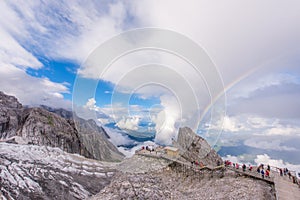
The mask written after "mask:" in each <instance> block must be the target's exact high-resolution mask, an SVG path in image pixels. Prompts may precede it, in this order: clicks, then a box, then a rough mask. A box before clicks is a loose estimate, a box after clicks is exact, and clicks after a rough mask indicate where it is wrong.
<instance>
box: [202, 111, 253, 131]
mask: <svg viewBox="0 0 300 200" xmlns="http://www.w3.org/2000/svg"><path fill="white" fill-rule="evenodd" d="M239 119H240V118H238V117H229V116H227V115H226V116H224V117H223V118H222V117H220V120H218V121H217V122H215V123H214V122H213V124H207V126H208V128H211V129H214V130H223V131H225V132H239V131H247V130H249V129H248V127H247V126H246V125H245V124H244V123H242V122H240V120H239Z"/></svg>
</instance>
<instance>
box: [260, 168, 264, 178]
mask: <svg viewBox="0 0 300 200" xmlns="http://www.w3.org/2000/svg"><path fill="white" fill-rule="evenodd" d="M261 177H262V178H265V171H264V169H262V170H261Z"/></svg>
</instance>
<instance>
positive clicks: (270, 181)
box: [226, 166, 276, 184]
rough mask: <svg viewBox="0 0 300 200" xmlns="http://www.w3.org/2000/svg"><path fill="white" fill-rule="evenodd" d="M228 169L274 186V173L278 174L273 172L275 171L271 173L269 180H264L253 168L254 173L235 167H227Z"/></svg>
mask: <svg viewBox="0 0 300 200" xmlns="http://www.w3.org/2000/svg"><path fill="white" fill-rule="evenodd" d="M226 169H229V170H231V171H235V172H238V173H240V174H243V175H246V176H249V177H252V178H255V179H259V180H262V181H266V182H268V183H271V184H274V173H276V172H273V171H272V172H271V174H270V177H269V178H267V177H265V178H262V176H261V174H259V173H257V172H256V170H255V168H253V170H252V171H249V170H248V169H247V170H246V171H243V170H242V169H241V168H239V169H236V168H234V167H231V166H228V167H226Z"/></svg>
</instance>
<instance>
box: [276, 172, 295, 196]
mask: <svg viewBox="0 0 300 200" xmlns="http://www.w3.org/2000/svg"><path fill="white" fill-rule="evenodd" d="M274 181H275V190H276V195H277V199H278V200H299V199H300V188H299V186H298V185H296V184H294V183H292V180H290V179H289V178H288V176H280V175H279V174H278V173H276V175H275V179H274Z"/></svg>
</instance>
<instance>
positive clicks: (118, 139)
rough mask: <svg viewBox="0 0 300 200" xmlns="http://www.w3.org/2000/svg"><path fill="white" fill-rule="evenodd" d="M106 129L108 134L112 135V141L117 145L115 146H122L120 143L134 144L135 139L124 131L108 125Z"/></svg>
mask: <svg viewBox="0 0 300 200" xmlns="http://www.w3.org/2000/svg"><path fill="white" fill-rule="evenodd" d="M105 131H106V132H107V134H108V135H109V136H110V139H109V140H110V141H111V142H112V143H113V144H114V145H115V146H120V145H130V144H134V143H135V141H133V140H131V139H130V138H129V137H128V136H127V135H125V134H124V133H122V132H119V131H117V130H115V129H111V128H108V127H105Z"/></svg>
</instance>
